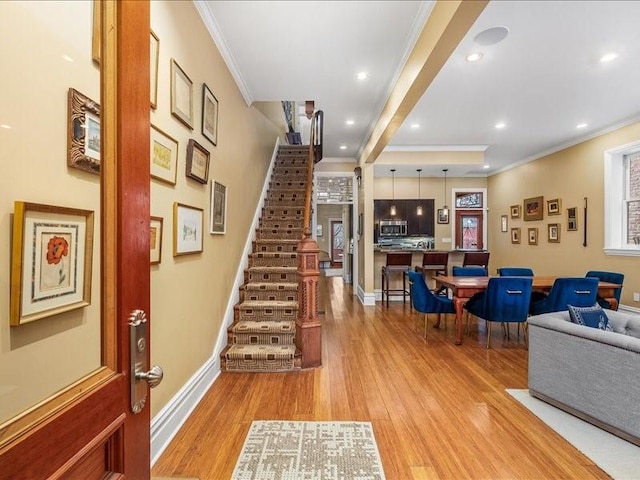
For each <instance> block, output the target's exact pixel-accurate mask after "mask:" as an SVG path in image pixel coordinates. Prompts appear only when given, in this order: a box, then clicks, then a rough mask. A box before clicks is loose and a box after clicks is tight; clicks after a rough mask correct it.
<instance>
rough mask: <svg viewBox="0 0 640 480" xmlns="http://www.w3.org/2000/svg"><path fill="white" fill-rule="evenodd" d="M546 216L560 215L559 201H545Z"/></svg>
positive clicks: (557, 199)
mask: <svg viewBox="0 0 640 480" xmlns="http://www.w3.org/2000/svg"><path fill="white" fill-rule="evenodd" d="M547 215H560V199H559V198H554V199H553V200H547Z"/></svg>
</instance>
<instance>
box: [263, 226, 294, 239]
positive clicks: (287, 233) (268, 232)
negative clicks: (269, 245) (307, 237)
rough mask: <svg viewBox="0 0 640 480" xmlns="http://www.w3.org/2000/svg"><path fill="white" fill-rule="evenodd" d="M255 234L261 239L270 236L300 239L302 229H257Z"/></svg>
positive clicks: (273, 237)
mask: <svg viewBox="0 0 640 480" xmlns="http://www.w3.org/2000/svg"><path fill="white" fill-rule="evenodd" d="M256 236H257V237H258V238H261V239H263V240H266V239H269V238H272V239H274V240H275V239H285V240H296V239H297V240H301V239H302V229H301V228H298V229H294V228H292V229H290V230H284V229H280V228H275V229H262V228H260V229H258V230H257V231H256Z"/></svg>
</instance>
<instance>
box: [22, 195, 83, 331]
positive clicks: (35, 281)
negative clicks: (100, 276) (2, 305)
mask: <svg viewBox="0 0 640 480" xmlns="http://www.w3.org/2000/svg"><path fill="white" fill-rule="evenodd" d="M13 222H14V223H13V238H12V240H13V243H12V255H11V307H10V323H11V325H12V326H19V325H22V324H25V323H29V322H32V321H34V320H40V319H42V318H46V317H50V316H53V315H57V314H59V313H62V312H67V311H69V310H74V309H77V308H82V307H86V306H87V305H90V304H91V266H92V261H93V223H94V212H93V211H92V210H80V209H77V208H68V207H58V206H53V205H43V204H38V203H28V202H15V203H14V220H13Z"/></svg>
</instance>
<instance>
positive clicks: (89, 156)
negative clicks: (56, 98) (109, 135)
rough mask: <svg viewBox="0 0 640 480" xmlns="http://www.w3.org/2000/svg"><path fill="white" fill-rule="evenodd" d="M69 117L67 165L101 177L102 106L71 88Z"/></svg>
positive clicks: (68, 107)
mask: <svg viewBox="0 0 640 480" xmlns="http://www.w3.org/2000/svg"><path fill="white" fill-rule="evenodd" d="M67 116H68V122H67V165H68V166H69V167H71V168H77V169H79V170H84V171H85V172H89V173H95V174H96V175H99V174H100V105H99V104H98V103H96V102H94V101H93V100H91V99H90V98H89V97H87V96H86V95H83V94H82V93H80V92H79V91H77V90H76V89H75V88H70V89H69V93H68V95H67Z"/></svg>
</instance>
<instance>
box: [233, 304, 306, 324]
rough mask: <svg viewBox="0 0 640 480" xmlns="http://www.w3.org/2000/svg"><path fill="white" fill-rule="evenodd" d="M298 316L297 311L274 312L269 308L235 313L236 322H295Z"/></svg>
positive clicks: (236, 311)
mask: <svg viewBox="0 0 640 480" xmlns="http://www.w3.org/2000/svg"><path fill="white" fill-rule="evenodd" d="M297 316H298V311H297V310H274V309H270V308H268V307H265V308H260V307H257V308H254V309H252V310H240V309H234V311H233V321H234V322H242V321H248V322H295V321H296V318H297Z"/></svg>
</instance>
